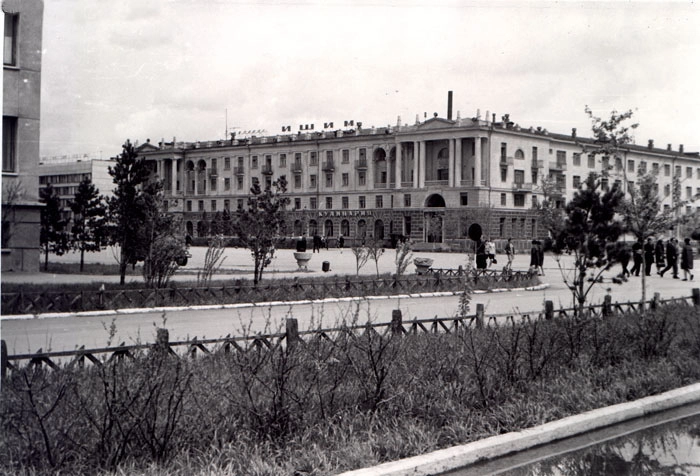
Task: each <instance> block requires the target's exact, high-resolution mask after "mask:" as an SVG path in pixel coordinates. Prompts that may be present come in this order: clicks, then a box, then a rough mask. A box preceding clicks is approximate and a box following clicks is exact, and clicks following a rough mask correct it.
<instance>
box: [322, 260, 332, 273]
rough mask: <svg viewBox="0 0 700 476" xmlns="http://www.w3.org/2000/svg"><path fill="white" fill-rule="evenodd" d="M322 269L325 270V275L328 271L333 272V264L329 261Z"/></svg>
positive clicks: (325, 262) (324, 263)
mask: <svg viewBox="0 0 700 476" xmlns="http://www.w3.org/2000/svg"><path fill="white" fill-rule="evenodd" d="M322 269H323V272H324V273H327V272H328V271H330V270H331V263H330V262H329V261H324V262H323V268H322Z"/></svg>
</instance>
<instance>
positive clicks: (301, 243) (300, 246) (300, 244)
mask: <svg viewBox="0 0 700 476" xmlns="http://www.w3.org/2000/svg"><path fill="white" fill-rule="evenodd" d="M297 251H298V252H299V253H306V235H302V236H300V237H299V239H298V240H297Z"/></svg>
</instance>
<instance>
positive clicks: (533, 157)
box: [532, 147, 537, 164]
mask: <svg viewBox="0 0 700 476" xmlns="http://www.w3.org/2000/svg"><path fill="white" fill-rule="evenodd" d="M536 160H537V147H533V148H532V163H533V164H534V163H535V161H536Z"/></svg>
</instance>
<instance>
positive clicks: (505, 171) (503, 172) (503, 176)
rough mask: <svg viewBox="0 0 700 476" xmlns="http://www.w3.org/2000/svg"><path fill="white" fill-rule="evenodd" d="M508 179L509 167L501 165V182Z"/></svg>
mask: <svg viewBox="0 0 700 476" xmlns="http://www.w3.org/2000/svg"><path fill="white" fill-rule="evenodd" d="M506 180H508V169H507V168H505V167H501V182H505V181H506Z"/></svg>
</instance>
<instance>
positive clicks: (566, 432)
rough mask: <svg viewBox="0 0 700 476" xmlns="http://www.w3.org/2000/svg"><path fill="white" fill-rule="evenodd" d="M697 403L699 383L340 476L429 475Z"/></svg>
mask: <svg viewBox="0 0 700 476" xmlns="http://www.w3.org/2000/svg"><path fill="white" fill-rule="evenodd" d="M695 402H700V383H696V384H693V385H689V386H687V387H681V388H678V389H675V390H670V391H668V392H665V393H662V394H659V395H654V396H651V397H645V398H641V399H639V400H635V401H633V402H626V403H620V404H617V405H612V406H609V407H604V408H598V409H596V410H591V411H588V412H585V413H581V414H579V415H573V416H570V417H566V418H562V419H561V420H556V421H553V422H550V423H545V424H543V425H539V426H535V427H533V428H527V429H525V430H522V431H517V432H511V433H506V434H503V435H498V436H492V437H490V438H485V439H483V440H479V441H475V442H472V443H467V444H465V445H460V446H453V447H451V448H446V449H443V450H437V451H433V452H432V453H428V454H425V455H421V456H414V457H411V458H406V459H402V460H399V461H391V462H389V463H383V464H380V465H378V466H373V467H370V468H363V469H358V470H354V471H349V472H345V473H341V474H340V475H339V476H406V475H411V476H428V475H436V474H441V473H444V472H447V471H454V470H456V469H459V468H463V467H467V466H469V465H472V464H474V463H477V462H480V461H484V460H489V459H495V458H498V457H501V456H505V455H508V454H510V453H516V452H519V451H523V450H527V449H530V448H533V447H535V446H538V445H542V444H546V443H551V442H553V441H557V440H561V439H564V438H568V437H571V436H576V435H580V434H582V433H587V432H589V431H592V430H597V429H600V428H604V427H606V426H610V425H614V424H616V423H621V422H624V421H628V420H633V419H635V418H639V417H643V416H646V415H650V414H652V413H657V412H660V411H664V410H669V409H671V408H675V407H679V406H682V405H687V404H689V403H695Z"/></svg>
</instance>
